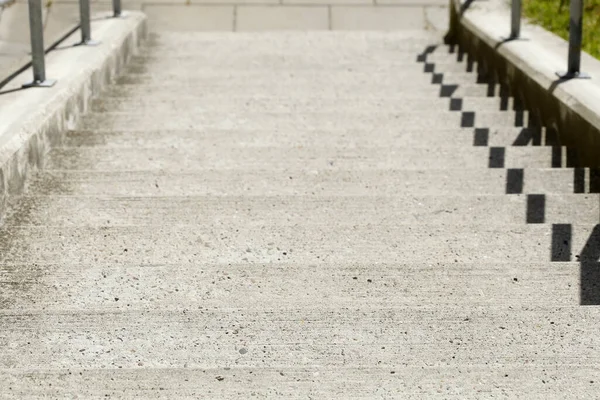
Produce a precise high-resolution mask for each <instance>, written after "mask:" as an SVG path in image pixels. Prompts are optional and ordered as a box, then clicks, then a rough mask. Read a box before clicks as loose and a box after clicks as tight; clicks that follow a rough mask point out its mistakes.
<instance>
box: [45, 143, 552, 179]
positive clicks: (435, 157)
mask: <svg viewBox="0 0 600 400" xmlns="http://www.w3.org/2000/svg"><path fill="white" fill-rule="evenodd" d="M554 153H555V149H554V148H552V147H547V146H544V147H541V146H535V147H534V146H528V147H524V146H523V147H507V148H505V149H489V148H487V147H472V146H469V147H457V146H447V147H441V146H440V145H438V146H437V147H433V148H431V147H396V148H389V147H372V146H371V147H349V148H348V147H347V148H341V147H323V146H311V147H289V146H286V147H281V146H277V147H242V146H236V144H235V143H232V144H231V145H228V146H225V147H218V146H214V145H213V146H210V147H206V148H201V147H198V146H188V145H187V144H185V143H183V144H181V145H176V144H173V145H172V146H171V147H170V148H162V149H144V148H137V149H136V148H132V149H126V148H125V149H115V148H102V147H98V148H93V147H87V148H72V147H71V148H57V149H54V150H52V151H51V156H50V159H49V162H48V164H47V165H46V168H47V169H59V170H94V171H120V170H124V171H173V172H191V171H204V170H212V169H227V170H239V169H243V170H245V169H270V170H273V171H276V170H280V171H281V170H285V171H306V170H309V171H310V170H353V171H359V170H368V169H400V168H401V169H405V170H408V169H419V170H423V169H428V168H431V169H440V168H444V167H445V168H455V169H456V168H478V167H480V168H486V167H488V166H492V167H494V168H504V167H506V168H551V167H553V155H554Z"/></svg>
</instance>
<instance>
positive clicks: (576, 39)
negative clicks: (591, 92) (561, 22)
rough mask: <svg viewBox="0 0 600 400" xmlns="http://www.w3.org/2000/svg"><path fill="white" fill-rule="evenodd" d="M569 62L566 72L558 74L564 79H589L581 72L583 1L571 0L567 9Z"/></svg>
mask: <svg viewBox="0 0 600 400" xmlns="http://www.w3.org/2000/svg"><path fill="white" fill-rule="evenodd" d="M569 15H570V16H569V21H570V22H569V60H568V64H567V71H566V72H562V73H561V72H558V73H557V74H558V76H559V77H561V78H564V79H569V78H589V77H590V76H589V75H588V74H586V73H585V72H581V41H582V39H583V0H571V6H570V7H569Z"/></svg>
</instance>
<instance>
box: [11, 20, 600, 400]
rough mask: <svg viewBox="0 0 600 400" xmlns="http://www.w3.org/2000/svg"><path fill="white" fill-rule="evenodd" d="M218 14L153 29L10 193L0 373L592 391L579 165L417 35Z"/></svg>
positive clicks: (592, 341) (586, 192)
mask: <svg viewBox="0 0 600 400" xmlns="http://www.w3.org/2000/svg"><path fill="white" fill-rule="evenodd" d="M238 35H239V36H233V35H230V34H216V33H212V34H204V35H197V34H195V35H188V34H172V33H170V34H162V35H161V34H159V35H156V36H155V37H154V38H153V40H152V41H151V42H150V44H149V46H148V47H146V48H145V49H144V51H143V52H142V54H140V55H139V56H137V57H136V58H135V59H134V61H133V63H132V64H131V65H130V67H129V68H128V70H127V73H126V74H125V75H124V76H122V77H121V78H120V79H119V80H118V83H117V84H115V85H114V86H113V87H111V88H109V89H108V90H107V91H106V92H105V93H104V94H103V96H101V97H100V98H98V99H97V100H95V101H94V102H93V106H92V110H91V112H90V113H88V114H87V115H86V116H84V117H83V118H82V120H81V123H80V124H79V125H78V126H77V127H76V128H75V129H74V130H73V131H71V132H68V133H67V134H66V136H65V140H64V141H63V143H62V144H61V146H59V147H56V148H54V149H53V150H52V152H51V154H50V161H49V163H48V164H47V165H46V168H45V170H44V171H41V172H40V173H38V174H37V175H36V176H35V179H33V180H32V181H31V182H30V185H29V188H28V190H27V192H26V193H25V195H23V196H19V197H14V198H12V199H11V210H10V213H9V214H8V215H7V216H6V218H5V220H4V223H3V226H2V227H1V229H0V248H1V250H2V251H1V255H0V289H1V290H0V326H1V330H0V386H1V387H2V388H3V389H2V390H3V391H2V397H7V398H40V397H44V396H46V397H50V398H65V397H67V398H69V397H80V398H105V397H111V398H144V399H146V398H165V399H173V398H215V399H224V398H240V399H247V398H298V399H300V398H338V399H349V398H364V399H392V398H427V399H434V398H439V399H471V398H472V399H481V398H528V399H552V398H556V399H558V398H560V399H563V398H594V397H595V396H596V394H597V393H598V390H599V389H598V386H599V385H600V355H599V353H598V352H597V349H598V348H600V336H599V335H598V334H597V331H598V325H599V323H600V308H599V307H598V306H597V305H591V306H583V305H581V304H582V303H584V301H583V300H582V298H583V297H582V296H583V295H582V293H584V294H585V296H588V298H594V295H595V294H596V295H597V293H598V288H597V287H596V286H594V284H593V283H594V281H593V280H594V279H596V278H597V274H596V272H595V271H596V269H595V268H596V267H597V265H596V264H594V262H592V261H593V260H591V259H590V256H589V254H593V252H594V251H595V250H594V248H595V247H594V243H595V240H596V239H594V238H595V236H594V235H595V234H594V232H595V229H596V225H595V224H597V223H598V213H599V212H600V211H599V210H600V207H599V200H600V198H599V195H598V193H595V192H596V191H597V189H596V187H595V186H594V185H595V181H594V180H593V179H592V178H593V177H594V171H590V170H588V169H583V168H579V169H577V168H572V166H573V165H574V163H575V162H574V161H573V160H571V159H570V158H569V149H566V148H564V147H560V146H551V145H550V144H552V143H551V139H552V137H551V132H550V131H547V130H543V129H542V130H539V131H538V130H535V129H534V127H531V126H529V127H527V125H528V123H527V122H528V120H527V113H526V112H524V111H523V110H519V109H518V108H516V107H513V104H514V102H513V101H512V99H510V98H508V99H507V98H501V97H494V94H495V93H497V92H493V90H495V88H494V87H493V85H487V84H482V83H477V76H476V74H474V73H469V72H467V69H468V67H467V66H466V65H465V64H464V63H461V62H458V61H456V55H455V54H451V53H449V49H448V48H446V47H444V46H438V47H437V48H436V50H432V49H430V50H428V51H429V52H430V53H431V54H430V55H431V56H432V57H431V59H428V60H429V61H430V62H432V63H433V62H435V63H436V65H435V72H436V73H438V72H439V73H443V72H444V68H445V67H448V70H447V71H448V72H449V73H448V74H444V79H443V84H444V85H446V84H448V85H451V84H456V85H458V87H457V88H456V90H455V91H454V92H453V93H452V97H453V98H452V99H449V98H448V97H449V96H441V97H440V95H441V93H440V90H441V88H440V86H441V85H440V82H433V83H432V74H431V71H426V68H424V63H422V62H417V59H418V58H419V54H422V53H423V52H424V51H425V50H426V48H427V46H428V45H430V44H431V45H434V44H439V37H438V36H436V35H433V34H432V35H431V36H428V34H424V33H423V32H417V33H415V34H406V33H403V34H400V33H345V34H343V35H342V34H339V33H315V32H312V33H281V32H280V33H277V34H276V35H274V34H272V33H269V34H249V33H248V34H238ZM413 37H416V38H418V41H419V45H420V46H421V47H419V46H414V42H413V43H412V44H410V43H409V42H410V40H411V39H412V38H413ZM238 39H239V40H238ZM182 43H183V44H182ZM178 44H182V45H181V47H179V50H177V51H173V50H172V49H173V48H177V47H178ZM205 46H207V47H205ZM196 47H198V48H202V49H203V51H200V52H197V51H195V50H194V49H195V48H196ZM162 49H165V50H166V51H165V54H168V58H167V57H166V56H165V57H163V58H160V57H157V55H158V54H160V53H161V50H162ZM168 49H171V50H168ZM209 49H213V50H214V51H213V52H211V51H208V50H209ZM432 51H433V52H432ZM150 55H151V56H150ZM367 59H368V60H370V62H369V63H367V62H366V60H367ZM457 65H458V66H457ZM245 66H247V68H245ZM353 66H354V67H353ZM399 66H404V67H403V68H404V69H403V70H398V68H400V67H399ZM221 67H222V68H221ZM185 71H189V73H187V74H186V73H185ZM238 71H239V74H238ZM176 76H180V78H179V79H176V78H175V77H176ZM490 89H492V92H490ZM457 99H460V100H461V101H460V102H457ZM513 108H515V109H513ZM527 135H531V142H532V143H535V142H536V141H539V142H540V144H544V145H543V146H540V145H536V146H532V145H527V144H531V143H527V140H525V143H523V138H527V137H528V136H527ZM536 135H539V138H538V136H536ZM578 177H581V179H579V178H578ZM553 224H555V225H553ZM566 225H569V226H571V227H572V232H571V233H572V235H571V236H569V237H568V238H567V239H563V238H561V237H558V236H557V233H556V232H558V231H557V230H555V226H560V227H562V229H563V230H564V226H566ZM559 239H560V240H559ZM555 247H557V248H555ZM599 254H600V253H599ZM594 265H596V267H595V266H594ZM590 282H591V283H592V284H590Z"/></svg>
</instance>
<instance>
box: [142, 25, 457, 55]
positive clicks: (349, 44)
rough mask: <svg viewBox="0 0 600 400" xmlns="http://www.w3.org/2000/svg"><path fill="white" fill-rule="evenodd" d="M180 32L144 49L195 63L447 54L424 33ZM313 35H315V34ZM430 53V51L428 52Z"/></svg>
mask: <svg viewBox="0 0 600 400" xmlns="http://www.w3.org/2000/svg"><path fill="white" fill-rule="evenodd" d="M198 33H199V32H196V33H194V32H180V33H179V34H177V33H175V34H170V35H168V36H162V35H161V37H157V38H154V39H151V40H150V41H148V42H147V43H146V45H145V50H146V51H148V52H150V51H152V52H160V53H162V54H165V55H174V54H192V55H194V56H196V57H197V58H198V59H199V60H200V59H203V58H206V59H216V58H218V57H220V56H223V55H236V56H239V55H243V54H252V55H255V56H256V55H260V54H265V53H266V54H278V55H287V54H289V55H292V56H295V57H298V56H305V57H310V58H320V59H328V58H330V59H334V58H335V56H339V55H347V56H348V55H352V56H359V55H361V54H365V53H369V54H372V55H379V56H382V55H387V54H393V55H397V54H398V52H423V51H425V50H426V49H427V48H430V47H431V46H437V47H436V48H435V49H434V50H433V51H435V52H438V51H439V52H442V51H443V52H445V53H447V52H448V49H449V48H448V47H447V46H445V45H443V44H442V43H443V38H442V37H441V35H439V34H437V33H427V32H425V33H424V31H403V32H399V31H397V32H358V31H356V32H334V31H330V32H318V33H316V32H277V34H276V35H274V34H273V32H255V33H250V32H247V33H246V32H218V33H211V32H201V33H200V34H198ZM315 33H316V34H315ZM430 50H432V49H430Z"/></svg>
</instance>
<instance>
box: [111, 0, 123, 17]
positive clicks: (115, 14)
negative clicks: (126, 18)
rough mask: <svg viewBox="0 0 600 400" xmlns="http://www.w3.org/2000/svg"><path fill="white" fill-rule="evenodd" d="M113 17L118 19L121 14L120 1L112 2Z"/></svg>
mask: <svg viewBox="0 0 600 400" xmlns="http://www.w3.org/2000/svg"><path fill="white" fill-rule="evenodd" d="M112 4H113V17H115V18H118V17H120V16H121V15H122V14H123V10H122V9H121V0H113V2H112Z"/></svg>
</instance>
